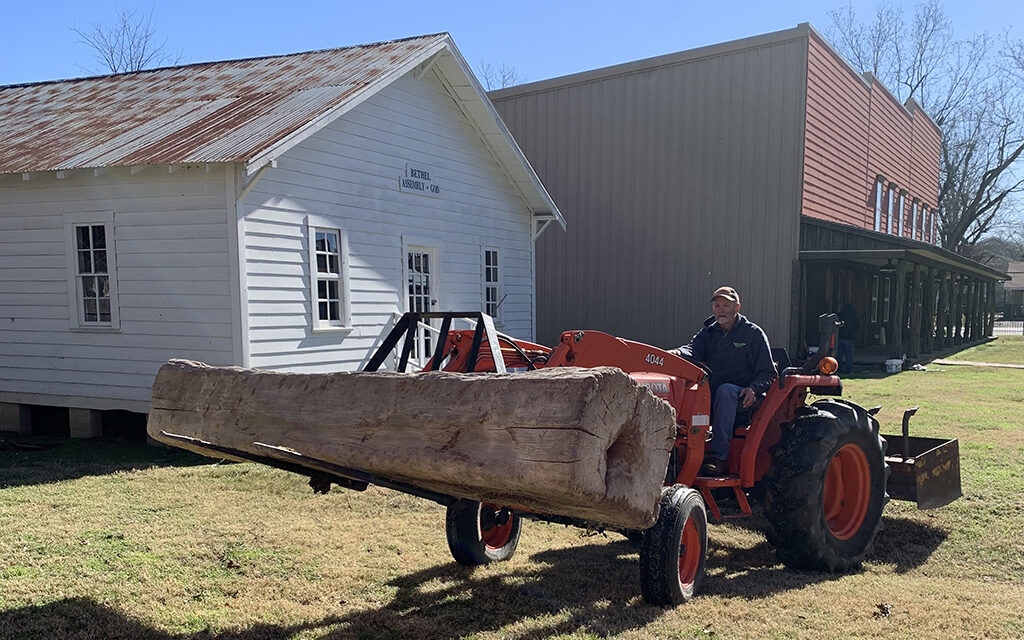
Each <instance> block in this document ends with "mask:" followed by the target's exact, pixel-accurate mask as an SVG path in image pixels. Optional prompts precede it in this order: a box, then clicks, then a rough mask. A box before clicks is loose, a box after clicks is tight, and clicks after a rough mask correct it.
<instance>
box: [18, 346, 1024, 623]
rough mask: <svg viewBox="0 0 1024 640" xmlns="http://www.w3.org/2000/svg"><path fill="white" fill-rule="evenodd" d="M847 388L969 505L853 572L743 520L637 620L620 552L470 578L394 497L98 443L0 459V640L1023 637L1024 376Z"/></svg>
mask: <svg viewBox="0 0 1024 640" xmlns="http://www.w3.org/2000/svg"><path fill="white" fill-rule="evenodd" d="M1013 342H1016V344H1012V343H1013ZM998 343H1002V339H1000V341H998ZM1005 344H1006V345H1010V346H1008V347H1005V355H1006V357H1007V358H1012V357H1017V358H1024V341H1007V342H1006V343H1005ZM985 346H986V347H987V346H989V345H985ZM981 348H982V347H977V348H975V349H971V350H967V351H965V352H964V353H962V354H960V355H961V357H962V358H963V359H966V360H982V359H988V358H989V356H986V357H985V358H982V357H979V356H978V355H977V354H976V353H973V352H974V351H976V349H981ZM845 391H846V394H845V395H846V396H847V397H850V398H852V399H854V400H855V401H857V402H860V403H861V404H864V405H865V406H873V405H876V404H882V405H883V406H884V408H883V410H882V412H881V413H880V414H879V417H880V418H881V420H882V422H883V430H885V431H888V432H896V431H898V424H899V418H900V415H901V414H902V409H903V408H905V407H909V406H920V407H921V409H920V412H919V414H918V416H917V417H915V418H914V420H913V422H912V430H913V433H914V434H916V435H930V436H949V437H956V438H959V441H960V450H961V458H962V470H963V489H964V497H963V498H962V499H960V500H958V501H956V502H954V503H953V504H951V505H948V506H946V507H944V508H941V509H937V510H932V511H918V510H917V509H916V508H914V506H913V505H910V504H907V503H896V502H891V503H890V504H889V506H888V507H887V508H886V515H885V518H884V522H883V526H884V529H883V531H882V532H881V533H880V534H879V536H878V538H877V540H876V545H875V551H874V552H873V553H872V554H871V555H870V556H869V558H868V561H867V562H866V563H865V566H864V568H863V570H862V571H859V572H854V573H850V574H845V575H838V576H833V575H827V574H819V573H806V572H796V571H790V570H787V569H785V568H784V567H783V566H781V565H780V564H779V563H778V561H777V560H776V558H775V556H774V554H773V552H772V549H771V548H770V546H769V545H768V543H767V542H766V540H765V539H764V536H763V535H762V534H761V533H760V531H759V529H758V527H759V526H760V525H761V524H763V523H761V522H760V521H758V520H757V519H756V518H754V519H751V520H749V521H739V522H735V523H732V524H728V525H720V526H713V527H712V528H711V531H710V537H711V550H710V554H709V558H708V575H707V579H706V581H705V583H704V588H703V590H702V593H701V595H700V596H699V597H698V598H696V599H694V600H693V601H692V602H691V603H689V604H687V605H685V606H682V607H677V608H675V609H662V608H656V607H650V606H647V605H646V604H644V603H643V601H642V600H641V599H640V596H639V584H638V577H637V571H638V562H637V553H636V550H635V549H634V548H633V547H632V546H630V545H629V544H628V543H626V542H625V541H624V540H623V539H622V538H621V537H620V536H618V535H615V534H608V535H607V536H603V535H596V536H585V535H582V534H581V532H580V531H578V530H576V529H566V528H563V527H560V526H554V525H544V524H540V523H535V522H528V523H526V526H525V527H524V534H523V539H522V542H521V543H520V548H519V552H518V553H517V554H516V556H515V557H514V558H513V559H512V560H511V561H510V562H508V563H503V564H500V565H496V566H488V567H481V568H478V569H475V570H470V569H466V568H464V567H460V566H458V565H456V564H455V563H454V562H453V561H452V560H451V557H450V555H449V552H448V549H447V546H446V542H445V535H444V510H443V509H442V508H441V507H439V506H438V505H435V504H434V503H431V502H427V501H423V500H418V499H415V498H412V497H409V496H406V495H403V494H398V493H394V492H389V491H385V490H381V489H377V488H371V489H369V490H368V491H366V492H363V493H354V492H348V491H343V490H339V489H334V490H333V491H332V492H331V493H330V494H328V495H314V494H313V493H312V492H311V491H310V490H309V488H308V487H307V486H306V485H305V482H304V480H303V479H302V478H300V477H298V476H294V475H290V474H287V473H285V472H281V471H277V470H274V469H269V468H266V467H261V466H258V465H253V464H216V463H213V462H212V461H210V460H208V459H205V458H200V457H197V456H193V455H191V454H187V453H184V452H179V451H174V450H168V449H158V448H153V447H142V446H135V445H130V444H124V443H118V442H112V441H102V440H100V441H87V442H86V441H66V440H65V441H60V442H59V443H57V446H56V448H54V449H51V450H47V451H35V452H28V451H0V639H3V640H6V639H8V638H11V639H13V638H47V639H49V638H75V639H84V638H97V639H99V638H125V639H128V638H132V639H135V638H141V639H144V640H148V639H158V640H177V639H181V638H215V639H218V640H259V639H263V638H267V639H270V638H301V639H311V638H332V639H333V638H346V639H347V638H360V639H365V640H398V639H407V638H432V639H433V638H466V639H473V640H490V639H493V638H511V639H517V640H519V639H522V640H527V639H531V640H532V639H534V638H548V637H552V638H566V639H574V640H575V639H588V640H589V639H596V638H608V637H615V638H658V639H661V638H680V639H688V638H713V639H716V640H718V639H724V638H755V637H756V638H839V637H843V638H879V637H884V638H907V639H913V640H918V639H919V638H934V637H965V638H966V637H971V636H974V637H978V638H1020V637H1021V636H1022V635H1024V623H1022V622H1021V620H1020V617H1019V611H1020V610H1021V608H1022V607H1024V370H1017V369H994V368H976V367H966V366H939V365H934V364H931V365H928V370H927V371H924V372H916V371H906V372H902V373H899V374H896V375H889V376H883V375H877V376H871V377H866V378H856V379H851V380H847V381H846V382H845ZM880 605H884V606H882V607H880ZM883 610H885V611H888V615H884V614H883Z"/></svg>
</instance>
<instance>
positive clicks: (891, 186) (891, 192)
mask: <svg viewBox="0 0 1024 640" xmlns="http://www.w3.org/2000/svg"><path fill="white" fill-rule="evenodd" d="M895 193H896V185H895V184H894V183H892V182H890V183H889V197H888V201H889V219H888V223H887V224H886V227H885V229H886V231H885V232H886V233H888V234H889V235H892V215H893V206H894V205H895V199H894V198H893V196H894V195H895Z"/></svg>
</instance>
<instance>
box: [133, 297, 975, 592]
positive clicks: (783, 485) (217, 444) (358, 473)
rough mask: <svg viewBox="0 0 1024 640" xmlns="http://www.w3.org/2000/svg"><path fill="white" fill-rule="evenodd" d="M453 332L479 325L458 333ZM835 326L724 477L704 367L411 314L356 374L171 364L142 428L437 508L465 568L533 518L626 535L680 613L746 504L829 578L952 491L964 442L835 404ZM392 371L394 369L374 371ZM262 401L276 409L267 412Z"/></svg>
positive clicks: (321, 482) (824, 331)
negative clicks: (325, 411)
mask: <svg viewBox="0 0 1024 640" xmlns="http://www.w3.org/2000/svg"><path fill="white" fill-rule="evenodd" d="M458 318H462V319H468V320H473V321H475V323H476V326H475V329H469V330H453V329H452V322H453V320H456V319H458ZM423 321H427V322H430V321H440V332H439V335H437V336H436V337H435V341H434V343H433V344H434V347H433V349H432V351H433V353H432V355H431V357H430V359H429V361H428V362H427V365H426V367H425V368H424V369H423V371H422V372H419V373H416V374H406V373H402V372H404V371H405V370H406V369H407V367H408V364H409V361H410V360H411V356H412V354H413V351H414V349H416V346H415V344H414V343H415V342H416V341H415V339H414V338H415V332H416V329H417V327H418V326H419V325H420V323H421V322H423ZM839 326H840V324H839V322H838V319H837V317H836V316H834V315H825V316H822V317H821V318H820V319H819V330H820V334H821V347H820V348H819V350H818V352H817V354H815V355H814V356H812V357H811V359H809V360H808V361H807V362H805V363H804V364H803V365H802V366H799V367H792V366H789V362H788V358H787V357H786V355H785V353H784V352H780V353H779V355H778V359H779V360H780V363H779V365H780V366H779V369H780V375H779V379H778V381H777V382H776V383H774V384H773V385H772V387H771V388H770V389H769V391H768V392H767V394H766V395H765V397H764V398H763V400H762V401H761V402H760V404H759V405H758V406H757V408H756V410H754V411H753V412H752V413H751V414H750V415H749V416H747V419H748V420H749V422H746V421H744V422H743V423H742V424H741V423H737V425H736V427H737V428H736V429H735V432H734V436H733V439H732V444H731V450H730V454H729V460H728V473H727V475H725V476H722V477H702V476H700V475H699V469H700V467H701V464H702V462H703V460H704V452H705V447H706V445H707V442H708V439H709V433H710V430H711V429H712V428H713V425H711V424H710V415H711V395H710V388H709V378H710V371H709V370H708V369H707V368H706V367H705V366H704V365H702V364H701V363H699V362H695V361H692V359H690V358H687V357H685V356H678V355H675V354H673V353H670V352H668V351H665V350H662V349H659V348H656V347H652V346H650V345H646V344H643V343H639V342H633V341H630V340H625V339H622V338H617V337H614V336H611V335H608V334H606V333H602V332H598V331H567V332H565V333H563V334H562V335H561V339H560V341H559V343H558V345H557V346H556V347H555V348H553V349H550V348H547V347H544V346H543V345H538V344H534V343H531V342H527V341H523V340H518V339H515V338H511V337H508V336H504V335H501V334H499V333H497V332H496V331H495V330H494V326H493V323H492V322H491V319H490V318H489V317H487V316H486V315H483V314H480V313H465V314H460V313H408V314H405V315H404V316H403V317H402V318H401V320H400V321H399V322H398V323H397V324H396V326H395V328H394V329H393V330H392V331H391V333H390V334H389V335H388V336H387V338H386V339H385V340H384V341H383V342H382V344H381V345H380V347H379V348H378V349H377V351H376V353H375V354H373V356H372V357H371V358H370V359H369V361H368V364H367V366H366V369H365V370H364V372H362V373H354V374H273V373H270V372H259V371H254V370H244V369H238V368H230V369H229V368H211V367H206V366H205V365H196V364H194V363H183V362H181V361H171V362H170V363H168V364H167V365H165V366H164V368H163V369H161V372H160V374H159V375H158V377H157V381H156V383H155V384H154V395H153V412H152V413H151V414H150V421H149V432H150V435H152V437H154V438H155V439H157V440H161V441H163V442H166V443H168V444H172V445H175V446H179V447H183V448H187V449H191V450H193V451H198V452H200V453H203V454H206V455H210V456H213V457H218V458H225V457H226V458H230V459H235V460H248V461H255V462H260V463H263V464H268V465H271V466H274V467H278V468H283V469H286V470H289V471H294V472H296V473H299V474H302V475H306V476H309V477H310V484H311V486H313V488H314V489H315V490H319V491H325V490H327V489H328V488H329V487H330V485H331V484H332V483H333V484H337V485H339V486H341V487H344V488H347V489H353V490H363V489H365V488H366V487H367V486H368V485H369V484H376V485H378V486H382V487H386V488H390V489H395V490H398V491H404V492H407V493H410V494H413V495H416V496H419V497H423V498H427V499H430V500H434V501H435V502H438V503H439V504H442V505H444V506H445V507H446V508H447V515H446V522H445V527H446V532H447V539H448V546H449V548H450V550H451V553H452V556H453V557H454V558H455V560H456V561H457V562H459V563H461V564H465V565H480V564H486V563H489V562H493V561H500V560H506V559H508V558H510V557H511V556H512V555H513V553H514V552H515V549H516V546H517V545H518V542H519V538H520V535H521V532H522V524H523V520H524V519H534V520H542V521H547V522H553V523H560V524H567V525H574V526H579V527H583V528H586V529H590V530H594V529H597V530H603V529H609V530H615V531H619V532H621V533H622V534H624V535H626V536H627V537H628V538H629V539H630V540H632V541H634V542H639V553H640V586H641V592H642V594H643V597H644V599H645V600H646V601H647V602H649V603H652V604H659V605H674V604H680V603H683V602H686V601H687V600H689V599H690V598H691V597H692V596H693V595H694V594H695V593H697V592H698V591H699V589H700V585H701V582H702V580H703V577H704V568H705V560H706V556H707V544H708V543H707V525H708V523H709V521H710V522H721V521H723V520H725V519H727V518H738V517H744V516H749V515H751V514H752V513H753V510H754V507H753V506H752V502H753V504H754V506H757V507H759V508H760V510H761V511H762V512H763V514H764V516H765V519H766V521H767V523H768V528H767V531H766V535H767V538H768V540H769V542H770V543H771V544H772V545H773V546H774V547H775V550H776V553H777V555H778V557H779V559H780V560H781V561H782V562H783V563H785V564H786V565H787V566H789V567H793V568H799V569H812V570H822V571H833V572H835V571H844V570H848V569H851V568H855V567H857V566H858V565H859V564H860V563H861V561H862V560H863V559H864V557H865V556H866V554H867V553H868V552H869V550H870V548H871V545H872V542H873V540H874V537H875V534H876V532H877V531H878V527H879V524H880V522H881V516H882V510H883V508H884V506H885V503H886V501H887V500H888V499H889V498H890V497H892V498H897V499H904V500H916V501H917V503H918V505H919V507H921V508H933V507H938V506H942V505H944V504H947V503H948V502H950V501H952V500H955V499H956V498H957V497H959V496H960V472H959V452H958V448H957V446H958V445H957V441H956V440H939V439H926V438H914V437H911V436H910V435H909V420H910V417H911V416H912V415H913V412H914V411H916V410H910V411H908V412H907V413H906V414H905V416H904V421H903V433H902V434H901V435H899V436H883V435H881V434H880V433H879V424H878V421H877V420H876V418H875V414H876V413H877V411H878V409H879V408H873V409H864V408H862V407H860V406H858V405H856V404H854V403H852V402H849V401H847V400H843V399H842V398H841V397H840V396H841V393H842V382H841V380H840V379H839V377H838V376H836V375H835V371H836V369H837V365H836V362H835V359H834V358H833V357H832V355H833V354H834V347H835V341H836V331H837V329H838V327H839ZM420 348H422V343H420ZM389 360H393V361H394V363H395V368H396V370H397V371H398V372H399V373H387V374H385V373H380V372H377V370H378V369H379V368H380V367H381V366H382V365H383V364H384V363H385V362H386V361H389ZM611 368H615V369H611ZM618 370H621V372H625V374H628V378H626V377H625V376H622V373H621V372H619V371H618ZM316 376H320V377H319V378H318V377H316ZM616 376H621V378H619V377H616ZM250 382H252V384H249V383H250ZM260 385H262V386H260ZM332 385H333V386H332ZM558 385H561V386H558ZM331 389H344V390H345V391H344V394H347V395H348V396H351V397H346V398H343V399H342V401H339V402H338V403H337V407H336V409H334V410H331V411H329V413H330V415H331V417H332V419H333V422H331V423H330V424H324V423H317V424H316V425H312V426H311V425H306V424H304V421H306V420H307V418H306V417H304V414H302V412H301V411H300V410H299V409H298V408H297V407H298V405H299V404H301V403H321V402H323V401H324V400H326V399H329V398H330V397H332V396H331V394H330V393H329V392H330V390H331ZM810 394H813V395H816V396H823V397H822V398H821V399H818V400H816V401H813V402H810V403H808V396H809V395H810ZM264 395H279V396H280V397H281V400H280V402H278V403H277V404H275V405H274V406H273V407H271V408H270V409H267V410H266V411H263V412H258V411H257V408H255V407H251V405H254V404H259V403H258V402H257V399H259V398H261V397H262V396H264ZM395 398H402V399H403V401H406V402H408V403H409V404H408V406H409V407H412V408H413V409H414V410H412V413H413V414H414V415H412V416H410V415H408V414H409V412H410V411H409V410H403V406H401V405H400V404H398V403H397V402H396V401H395ZM656 398H657V399H660V400H655V399H656ZM332 406H333V405H332ZM366 407H371V408H376V411H377V416H378V417H376V418H374V419H373V420H368V419H367V418H366V416H365V415H363V413H360V412H361V411H364V410H365V408H366ZM669 407H670V408H671V410H668V408H669ZM396 433H397V434H400V438H399V437H398V436H394V434H396ZM389 436H394V437H393V438H392V439H388V438H389ZM399 439H400V440H401V442H399ZM409 439H413V440H418V441H419V443H420V444H419V445H417V442H414V443H413V444H414V445H417V446H413V447H411V448H410V447H408V446H406V442H407V441H408V440H409ZM374 443H377V445H376V446H375V444H374ZM566 443H569V444H566ZM887 448H889V449H898V450H894V451H887ZM345 450H352V451H354V452H355V453H354V454H352V455H349V456H347V457H346V456H345V455H343V454H344V453H345ZM410 451H413V453H410ZM595 452H596V453H595ZM417 456H418V457H417ZM414 467H415V469H414ZM890 473H891V475H890ZM659 487H660V488H659Z"/></svg>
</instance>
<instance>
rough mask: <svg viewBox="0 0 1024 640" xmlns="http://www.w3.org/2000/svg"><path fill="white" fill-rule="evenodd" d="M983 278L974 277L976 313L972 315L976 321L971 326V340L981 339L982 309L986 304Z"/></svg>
mask: <svg viewBox="0 0 1024 640" xmlns="http://www.w3.org/2000/svg"><path fill="white" fill-rule="evenodd" d="M981 285H982V282H981V280H978V279H977V278H975V279H974V313H973V314H972V315H971V317H972V319H973V320H974V322H973V323H972V324H973V326H972V327H971V340H972V341H978V340H981V337H982V336H981V310H982V307H983V305H984V298H983V297H982V295H981V288H982V286H981Z"/></svg>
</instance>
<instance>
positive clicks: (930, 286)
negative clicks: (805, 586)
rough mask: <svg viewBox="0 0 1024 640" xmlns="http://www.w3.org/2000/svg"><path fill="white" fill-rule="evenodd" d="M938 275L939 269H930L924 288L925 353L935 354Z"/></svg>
mask: <svg viewBox="0 0 1024 640" xmlns="http://www.w3.org/2000/svg"><path fill="white" fill-rule="evenodd" d="M937 274H938V269H936V268H935V267H929V268H928V277H927V278H926V279H925V281H924V282H925V287H924V326H923V329H924V352H925V353H934V352H935V328H936V326H937V324H938V323H936V322H935V296H936V293H937V292H936V290H935V277H936V275H937Z"/></svg>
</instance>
